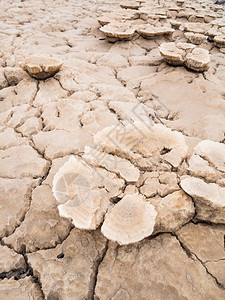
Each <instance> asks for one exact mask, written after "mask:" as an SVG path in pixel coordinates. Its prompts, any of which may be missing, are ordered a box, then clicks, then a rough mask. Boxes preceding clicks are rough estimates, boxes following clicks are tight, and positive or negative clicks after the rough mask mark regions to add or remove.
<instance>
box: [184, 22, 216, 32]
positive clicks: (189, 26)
mask: <svg viewBox="0 0 225 300" xmlns="http://www.w3.org/2000/svg"><path fill="white" fill-rule="evenodd" d="M211 27H212V25H211V24H205V23H199V22H198V23H192V22H190V23H186V24H184V30H185V31H189V32H193V33H200V34H204V33H205V32H207V31H208V30H209V29H210V28H211Z"/></svg>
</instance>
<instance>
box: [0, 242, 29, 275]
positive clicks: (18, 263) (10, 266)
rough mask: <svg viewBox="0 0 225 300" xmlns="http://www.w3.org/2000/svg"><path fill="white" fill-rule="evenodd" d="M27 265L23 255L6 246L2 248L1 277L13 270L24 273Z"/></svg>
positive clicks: (0, 252)
mask: <svg viewBox="0 0 225 300" xmlns="http://www.w3.org/2000/svg"><path fill="white" fill-rule="evenodd" d="M25 269H26V263H25V260H24V258H23V256H22V255H20V254H17V253H16V252H14V251H13V250H11V249H9V248H8V247H6V246H0V270H1V271H0V272H1V276H4V273H8V272H10V271H11V270H15V271H16V270H18V271H21V272H22V271H24V270H25Z"/></svg>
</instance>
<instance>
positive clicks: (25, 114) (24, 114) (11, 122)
mask: <svg viewBox="0 0 225 300" xmlns="http://www.w3.org/2000/svg"><path fill="white" fill-rule="evenodd" d="M10 114H11V118H9V119H8V122H7V125H8V126H10V127H13V128H15V127H19V126H21V125H22V124H23V123H24V122H25V121H26V120H27V119H28V118H31V117H37V116H38V115H39V112H38V110H37V109H36V108H34V107H33V106H30V105H29V104H22V105H20V106H15V107H14V108H12V110H11V113H10Z"/></svg>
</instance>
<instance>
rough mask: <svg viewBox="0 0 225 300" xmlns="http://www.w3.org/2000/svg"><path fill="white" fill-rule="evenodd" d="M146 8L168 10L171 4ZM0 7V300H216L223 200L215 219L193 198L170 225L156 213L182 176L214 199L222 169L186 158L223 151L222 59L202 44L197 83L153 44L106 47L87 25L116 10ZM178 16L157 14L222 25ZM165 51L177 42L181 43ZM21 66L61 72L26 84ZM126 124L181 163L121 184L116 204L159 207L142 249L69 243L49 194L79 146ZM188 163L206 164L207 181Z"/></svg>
mask: <svg viewBox="0 0 225 300" xmlns="http://www.w3.org/2000/svg"><path fill="white" fill-rule="evenodd" d="M143 2H144V1H143ZM147 2H152V3H155V6H156V7H157V6H162V7H163V5H169V4H170V5H171V7H174V6H176V3H177V2H179V1H160V0H159V1H150V0H149V1H146V3H147ZM204 2H205V3H206V4H207V5H209V7H208V6H207V5H206V4H205V3H204ZM218 2H219V1H218ZM165 3H166V4H165ZM168 3H169V4H168ZM179 3H182V1H180V2H179ZM0 4H1V11H0V207H1V213H0V299H1V300H6V299H7V300H28V299H29V300H30V299H32V300H43V299H46V300H83V299H95V300H98V299H99V300H104V299H105V300H108V299H113V300H128V299H132V300H136V299H137V300H142V299H143V300H145V299H150V300H151V299H157V300H164V299H166V300H175V299H182V300H184V299H188V300H222V299H225V211H224V206H225V205H224V201H225V200H224V198H223V206H222V208H220V209H218V210H216V212H214V211H213V212H212V206H210V205H209V207H207V209H206V208H205V207H203V206H202V202H201V201H198V199H197V201H196V200H195V198H194V197H193V198H192V197H188V200H187V201H189V202H187V203H188V205H187V206H186V207H184V206H185V204H183V205H184V206H182V209H183V211H182V209H181V211H182V212H181V213H180V214H178V215H177V216H176V217H174V218H171V215H170V212H171V211H172V213H174V208H173V207H172V208H171V207H169V206H168V207H169V208H168V207H167V205H169V204H171V195H173V196H174V195H176V197H177V200H176V201H177V203H178V202H179V201H181V200H180V199H181V198H182V197H183V198H182V199H184V197H187V196H186V195H185V196H182V197H181V193H183V192H181V191H180V189H181V188H180V180H181V179H182V176H186V175H192V176H197V177H199V178H201V179H204V182H205V183H211V184H217V185H218V186H219V188H221V197H222V195H224V186H225V179H224V178H225V173H224V172H225V169H224V168H222V165H221V164H220V166H219V167H218V166H217V167H215V166H214V165H213V164H211V163H210V162H209V161H208V159H207V158H205V156H201V155H200V154H199V153H197V152H196V153H194V152H193V151H197V150H193V149H197V148H195V147H196V145H198V144H199V143H200V142H201V141H203V140H211V141H213V142H216V143H218V144H220V145H221V144H222V145H224V142H225V136H224V134H225V117H224V116H225V102H224V101H225V48H218V47H216V46H215V45H214V44H213V43H212V42H210V41H209V42H207V43H206V44H205V45H204V48H205V49H207V50H209V52H210V56H211V62H210V67H209V70H208V71H206V72H203V73H197V72H192V71H190V70H187V69H185V68H184V67H173V66H169V65H168V64H166V63H165V62H164V61H163V59H162V57H161V55H160V52H159V50H158V46H159V45H160V44H161V43H163V42H167V41H168V38H166V37H164V36H163V37H159V38H156V39H151V40H146V39H144V38H142V37H135V38H134V39H132V40H131V41H119V42H116V43H109V42H108V41H107V40H106V39H105V37H104V35H103V34H102V33H101V32H100V31H99V27H100V25H99V23H98V17H99V16H100V15H101V14H102V13H106V12H112V11H114V10H116V9H118V8H119V4H120V1H118V0H114V1H112V0H111V1H110V0H105V1H102V0H95V1H87V0H81V1H73V0H65V1H62V0H56V1H53V0H48V1H45V0H42V1H39V0H37V1H33V0H23V1H22V0H21V1H19V0H10V1H6V0H0ZM185 5H186V7H187V11H185V10H184V11H183V12H182V14H181V11H180V12H179V9H178V10H176V9H170V10H169V11H168V12H167V18H172V19H174V20H178V21H180V22H187V20H188V19H190V18H191V19H192V22H195V21H196V20H197V21H199V20H200V19H201V20H202V19H203V17H202V15H201V14H200V13H197V12H195V6H196V8H198V9H199V8H201V7H202V14H203V15H204V18H205V20H207V22H210V21H211V19H212V20H215V19H216V18H217V17H218V18H219V17H220V20H221V23H223V24H224V22H225V19H224V18H225V7H224V6H223V5H219V4H218V5H215V4H213V1H210V0H207V1H202V2H201V1H187V3H186V2H185V4H184V3H183V6H182V7H185ZM188 5H189V6H188ZM190 5H192V7H190ZM179 7H180V6H179ZM207 7H208V8H207ZM207 9H208V10H207ZM190 10H191V11H190ZM204 10H205V11H204ZM209 10H210V11H209ZM206 11H207V13H206ZM195 15H196V16H195ZM195 17H196V19H195ZM213 18H214V19H213ZM174 39H175V40H176V41H180V42H187V38H186V37H185V36H184V34H183V33H182V32H181V31H180V30H176V31H175V33H174ZM30 55H44V56H52V57H55V58H58V59H60V60H61V61H62V62H63V68H62V70H61V71H60V72H59V73H57V74H56V75H55V76H54V77H52V78H49V79H47V80H44V81H43V80H36V79H33V78H31V77H30V76H29V75H28V74H27V73H25V72H24V71H23V70H22V69H20V68H19V67H18V65H17V63H18V62H19V61H20V60H22V59H23V58H24V57H26V56H30ZM135 121H139V122H141V123H144V124H146V123H148V122H150V123H151V122H152V123H156V124H163V125H165V126H167V127H168V128H170V129H172V130H176V131H178V132H180V133H182V135H183V136H184V138H185V142H186V144H187V146H188V157H187V158H185V159H184V160H183V161H182V162H181V164H180V165H179V167H176V168H171V169H169V170H168V169H165V168H166V167H165V166H163V168H162V170H161V169H159V168H158V166H156V169H154V170H148V168H145V167H143V168H140V170H141V176H144V179H143V178H142V179H143V180H142V181H141V180H139V181H140V182H139V183H138V184H136V186H134V185H130V184H129V180H127V181H126V180H124V183H123V184H122V187H121V189H120V192H121V191H122V192H123V193H125V191H126V190H129V189H130V190H132V191H133V189H136V188H137V189H138V190H139V192H140V193H141V194H143V195H145V196H146V197H147V198H148V197H149V198H150V199H151V200H150V201H152V203H153V205H155V206H156V207H157V205H158V204H157V201H158V199H159V197H163V199H164V202H163V203H164V204H163V205H164V207H163V209H164V210H165V212H164V214H163V213H162V215H160V218H161V219H160V220H159V221H158V222H159V223H158V225H157V228H155V231H154V234H153V235H152V236H150V237H148V238H146V239H144V240H142V241H140V242H139V243H136V244H132V245H127V246H120V245H118V244H117V243H115V242H112V241H109V240H107V239H106V238H105V237H104V236H103V235H102V233H101V231H100V229H97V230H94V231H91V230H90V231H84V230H79V229H77V228H75V227H74V226H73V225H72V223H71V222H70V220H68V219H66V218H63V217H60V215H59V211H58V208H57V202H56V199H55V198H54V196H53V193H52V185H53V178H54V175H55V174H56V173H57V172H58V170H59V168H60V167H62V166H63V165H64V163H65V162H66V161H68V159H69V158H70V157H71V155H75V156H76V157H78V158H82V157H83V156H84V154H85V146H89V147H92V148H94V147H95V142H94V136H95V135H96V134H97V133H98V132H99V131H101V130H103V129H104V128H106V127H109V126H115V128H117V126H126V124H132V122H135ZM221 149H222V148H221ZM223 149H224V148H223ZM164 150H166V149H164ZM110 153H111V152H110ZM193 153H194V154H193ZM221 157H222V155H221ZM126 159H127V165H128V164H131V162H132V163H133V161H132V158H129V157H126ZM196 159H197V160H198V162H199V161H200V160H201V161H203V160H204V161H205V162H206V163H207V164H208V165H207V168H208V169H207V172H208V173H207V174H206V175H204V174H203V173H201V171H199V169H196V167H195V166H196V165H195V161H196ZM222 163H223V164H224V163H225V161H222ZM100 166H101V167H102V168H104V170H103V171H105V169H106V167H105V166H104V165H103V164H100ZM165 170H166V171H165ZM187 170H188V171H187ZM107 171H112V174H114V173H116V172H115V171H114V170H108V169H107ZM128 171H129V170H128ZM145 171H147V172H148V174H147V175H146V174H144V172H145ZM132 172H133V169H132V170H131V171H130V173H132ZM151 172H152V173H151ZM168 172H169V173H171V174H170V176H169V179H168V178H167V177H166V174H168ZM210 172H211V173H210ZM213 172H214V173H213ZM130 173H129V172H128V173H127V174H130ZM149 173H151V175H150V174H149ZM153 173H154V174H153ZM165 173H166V174H165ZM196 174H197V175H196ZM117 175H118V174H117ZM119 175H120V174H119ZM145 176H146V177H145ZM114 179H115V178H113V179H112V182H113V180H114ZM118 179H121V178H120V177H118ZM123 179H124V178H123ZM123 179H121V180H122V181H123ZM125 179H126V178H125ZM146 180H148V184H145V183H146V182H147V181H146ZM118 182H119V180H118ZM168 185H169V187H168ZM152 186H154V187H155V186H157V187H158V188H157V191H152V189H151V187H152ZM222 189H223V194H222ZM218 193H219V192H218ZM182 195H183V194H182ZM117 196H118V195H116V197H114V201H115V202H116V201H117ZM174 197H175V196H174ZM223 197H224V196H223ZM185 199H186V198H185ZM184 201H186V200H184ZM185 203H186V202H185ZM187 207H188V208H187Z"/></svg>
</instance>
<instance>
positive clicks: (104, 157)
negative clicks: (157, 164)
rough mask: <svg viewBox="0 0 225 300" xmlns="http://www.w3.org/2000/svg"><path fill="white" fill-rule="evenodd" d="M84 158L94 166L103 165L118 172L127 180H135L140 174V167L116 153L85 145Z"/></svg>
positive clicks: (111, 170)
mask: <svg viewBox="0 0 225 300" xmlns="http://www.w3.org/2000/svg"><path fill="white" fill-rule="evenodd" d="M83 158H84V159H85V161H87V162H88V163H89V164H91V165H93V166H94V167H103V168H105V169H106V170H108V171H109V172H113V173H116V174H118V175H119V176H120V177H122V178H123V179H124V180H126V181H127V182H135V181H137V180H138V178H139V176H140V172H139V170H138V168H136V167H135V166H134V165H133V164H132V163H131V162H129V161H128V160H126V159H124V158H120V157H118V156H116V155H111V154H108V153H102V152H100V151H98V150H96V149H92V148H90V147H85V150H84V155H83Z"/></svg>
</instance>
